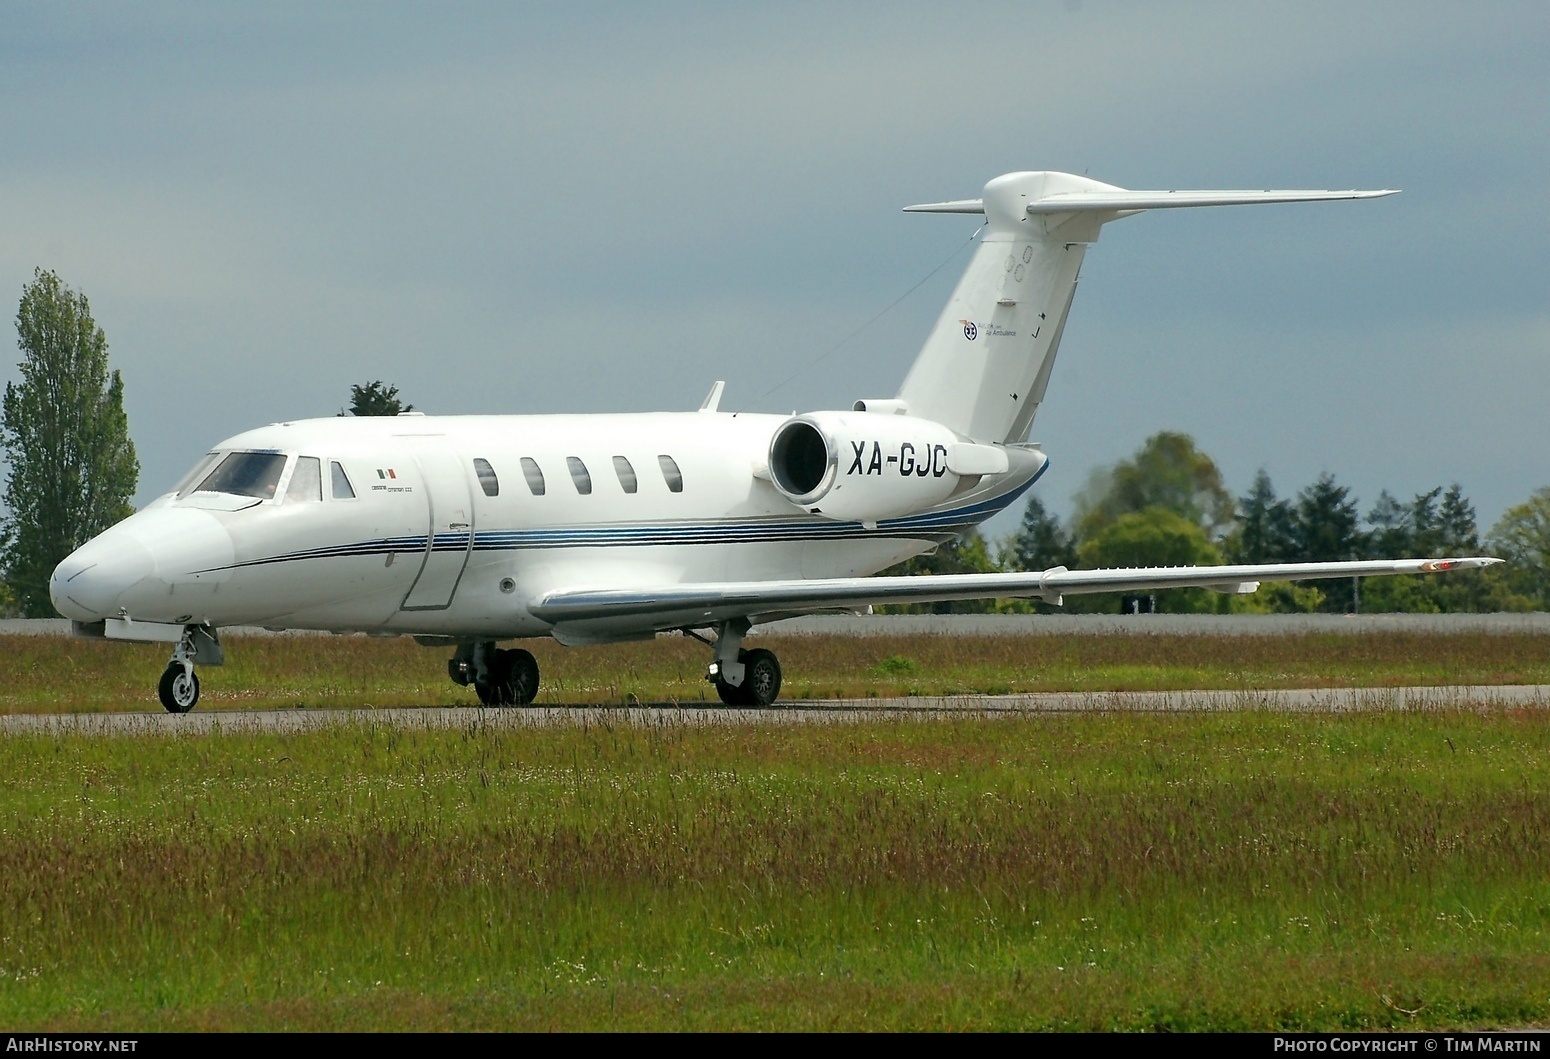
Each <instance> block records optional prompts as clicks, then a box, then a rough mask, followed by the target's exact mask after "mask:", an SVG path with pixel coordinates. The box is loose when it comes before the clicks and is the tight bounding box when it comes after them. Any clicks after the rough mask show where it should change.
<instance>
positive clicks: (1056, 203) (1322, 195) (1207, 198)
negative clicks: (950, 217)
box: [904, 188, 1399, 214]
mask: <svg viewBox="0 0 1550 1059" xmlns="http://www.w3.org/2000/svg"><path fill="white" fill-rule="evenodd" d="M1397 194H1399V192H1398V190H1397V189H1393V188H1384V189H1381V190H1378V191H1125V190H1123V189H1120V188H1115V189H1114V190H1113V191H1066V192H1056V193H1055V194H1052V195H1046V196H1044V197H1043V198H1039V199H1036V200H1034V201H1033V202H1030V203H1028V205H1027V207H1026V209H1027V211H1028V212H1029V213H1031V214H1041V213H1089V212H1102V213H1128V212H1131V211H1133V210H1174V209H1181V208H1183V207H1185V206H1249V205H1255V204H1259V203H1268V202H1329V201H1334V200H1339V199H1381V198H1383V197H1384V196H1385V195H1397ZM904 212H905V213H984V212H985V203H984V200H982V199H958V200H956V201H953V202H927V203H923V204H922V205H919V206H906V207H904Z"/></svg>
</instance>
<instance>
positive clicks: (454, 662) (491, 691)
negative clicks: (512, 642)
mask: <svg viewBox="0 0 1550 1059" xmlns="http://www.w3.org/2000/svg"><path fill="white" fill-rule="evenodd" d="M447 675H448V676H449V677H451V678H452V682H453V683H454V684H461V685H463V686H464V687H467V686H468V685H469V684H472V685H473V686H474V691H475V693H477V694H478V696H479V701H480V702H481V703H483V704H484V705H485V706H526V705H527V704H528V703H530V702H532V701H533V698H534V696H536V695H537V694H538V661H537V659H535V658H534V657H533V656H532V655H531V654H530V653H528V652H527V651H524V650H522V649H520V648H514V649H512V650H501V649H500V648H498V647H496V646H495V644H494V643H492V642H490V641H488V640H486V641H482V642H480V643H472V644H462V645H461V646H459V647H458V649H457V652H456V653H455V654H454V655H453V656H452V658H451V659H450V660H449V661H448V662H447Z"/></svg>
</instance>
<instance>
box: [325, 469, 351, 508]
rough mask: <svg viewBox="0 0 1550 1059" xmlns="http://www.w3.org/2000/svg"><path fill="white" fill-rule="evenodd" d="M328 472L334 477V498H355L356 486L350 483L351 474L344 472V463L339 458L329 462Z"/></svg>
mask: <svg viewBox="0 0 1550 1059" xmlns="http://www.w3.org/2000/svg"><path fill="white" fill-rule="evenodd" d="M328 473H329V475H330V477H331V478H332V479H333V482H332V484H333V493H334V499H335V500H354V499H355V487H354V486H352V485H351V484H350V476H349V475H348V474H345V473H344V465H343V464H341V463H340V462H339V461H338V460H331V461H330V462H329V464H328Z"/></svg>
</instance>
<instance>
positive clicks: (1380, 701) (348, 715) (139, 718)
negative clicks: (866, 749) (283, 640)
mask: <svg viewBox="0 0 1550 1059" xmlns="http://www.w3.org/2000/svg"><path fill="white" fill-rule="evenodd" d="M1512 708H1537V709H1546V708H1550V684H1505V685H1477V686H1461V687H1409V688H1299V689H1286V690H1270V691H1249V690H1224V691H1124V692H1068V691H1057V692H1041V693H1037V694H1025V695H955V696H921V697H918V698H899V699H824V700H809V701H803V700H794V701H791V702H782V703H780V704H779V705H777V706H772V707H768V708H764V709H757V708H745V707H732V706H722V705H719V704H712V703H657V704H643V705H637V706H550V705H543V704H539V705H536V706H529V707H522V708H512V709H483V708H480V707H472V706H454V707H426V708H397V709H350V710H329V709H290V710H205V711H197V710H196V711H195V712H193V713H187V714H180V715H177V714H168V713H161V712H157V713H150V712H146V713H54V714H37V713H33V714H10V715H6V716H0V734H7V733H34V734H72V735H104V736H117V735H146V736H154V735H201V734H206V733H225V734H244V733H259V732H304V731H309V730H314V729H319V728H327V727H332V726H337V725H360V724H364V725H394V726H397V727H403V728H473V727H478V726H480V725H499V726H510V727H527V726H546V725H608V724H629V725H641V726H650V725H712V724H821V723H836V722H838V723H844V722H854V721H864V720H869V719H874V718H915V719H921V720H933V719H941V720H946V719H951V718H955V717H972V716H981V717H1007V716H1017V715H1030V714H1062V713H1093V712H1105V711H1108V712H1138V713H1204V712H1220V711H1226V710H1275V711H1282V712H1287V713H1341V712H1353V711H1381V710H1436V709H1512Z"/></svg>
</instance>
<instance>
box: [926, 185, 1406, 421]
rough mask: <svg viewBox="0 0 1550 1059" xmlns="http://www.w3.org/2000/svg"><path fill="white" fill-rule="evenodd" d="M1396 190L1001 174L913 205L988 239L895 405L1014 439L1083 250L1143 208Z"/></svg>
mask: <svg viewBox="0 0 1550 1059" xmlns="http://www.w3.org/2000/svg"><path fill="white" fill-rule="evenodd" d="M1390 194H1393V192H1392V191H1128V190H1126V189H1124V188H1119V187H1115V186H1114V185H1112V184H1102V183H1099V182H1098V181H1096V180H1089V179H1087V178H1086V177H1079V176H1073V175H1072V174H1070V173H1008V174H1007V175H1005V176H1000V177H997V178H996V179H994V180H992V181H991V182H990V183H989V184H986V185H985V191H984V195H983V197H982V198H979V199H965V200H959V201H955V202H938V203H932V204H930V205H925V206H910V207H908V208H907V209H908V211H909V212H916V213H984V215H985V222H986V223H985V230H984V234H983V236H982V237H981V239H980V244H979V246H978V247H977V248H976V249H975V252H974V256H973V258H971V259H970V261H969V267H968V268H967V269H966V270H965V272H964V274H963V278H962V279H961V280H959V281H958V287H957V289H955V290H954V291H953V296H952V298H951V299H950V300H949V301H948V303H947V308H946V309H944V310H943V311H942V316H941V318H940V319H938V320H937V322H936V326H935V327H934V328H933V329H932V331H931V334H930V336H929V337H928V338H927V339H926V344H925V345H924V346H923V347H922V348H921V351H920V355H919V356H918V357H917V358H916V359H915V363H914V364H913V365H912V366H911V367H910V371H909V374H908V375H907V376H906V377H905V380H904V386H903V387H902V388H901V389H900V390H899V398H900V399H901V400H902V401H903V402H904V404H905V406H906V407H907V408H908V409H909V412H910V414H911V415H914V416H920V417H922V418H925V419H931V420H935V421H936V422H938V423H942V424H944V425H946V426H948V427H951V428H952V429H953V430H956V431H958V432H959V433H961V434H966V435H968V436H969V437H971V438H973V439H975V440H976V441H989V442H1003V443H1004V442H1014V441H1020V440H1022V439H1023V438H1024V437H1025V436H1026V435H1027V433H1028V429H1029V427H1030V426H1031V425H1032V423H1033V417H1034V415H1035V414H1036V413H1037V412H1038V410H1039V403H1040V402H1041V401H1043V400H1044V390H1045V387H1046V386H1047V385H1048V383H1049V377H1050V369H1051V368H1052V367H1053V366H1054V362H1055V354H1056V352H1057V351H1058V349H1059V346H1060V336H1061V333H1062V331H1063V330H1064V329H1065V323H1066V314H1067V313H1068V312H1069V311H1070V309H1071V300H1072V298H1073V297H1074V296H1075V294H1076V281H1077V274H1078V272H1080V270H1081V267H1082V257H1083V255H1084V254H1085V253H1086V252H1087V246H1088V244H1089V243H1093V242H1096V241H1097V239H1098V232H1099V229H1101V228H1102V227H1103V225H1105V224H1107V223H1108V222H1109V221H1112V220H1117V219H1118V218H1121V217H1128V216H1131V215H1132V214H1135V213H1139V212H1141V211H1142V210H1152V209H1173V208H1178V207H1185V206H1234V205H1247V204H1252V203H1270V202H1310V201H1319V200H1328V199H1356V198H1376V197H1378V196H1381V195H1390Z"/></svg>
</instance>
